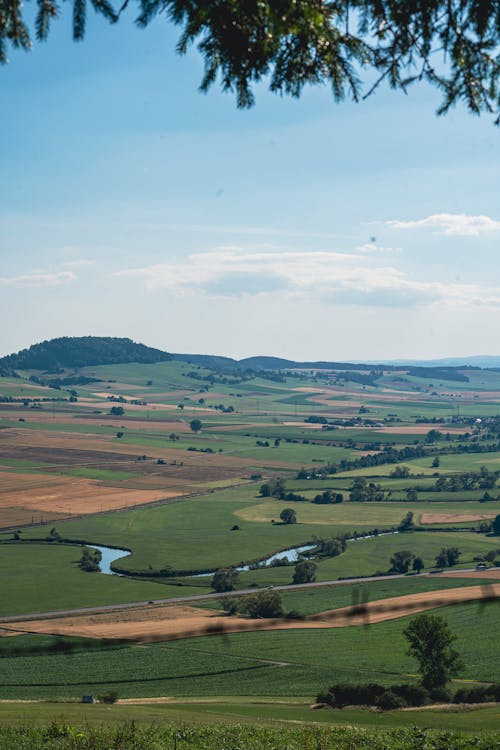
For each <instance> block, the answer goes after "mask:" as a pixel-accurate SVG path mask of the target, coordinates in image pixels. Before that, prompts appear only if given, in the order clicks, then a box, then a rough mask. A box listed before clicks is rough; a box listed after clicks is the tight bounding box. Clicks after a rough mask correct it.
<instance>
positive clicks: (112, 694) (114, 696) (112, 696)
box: [97, 690, 118, 703]
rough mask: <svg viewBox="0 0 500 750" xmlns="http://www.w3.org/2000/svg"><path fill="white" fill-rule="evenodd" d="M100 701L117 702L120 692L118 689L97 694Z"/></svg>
mask: <svg viewBox="0 0 500 750" xmlns="http://www.w3.org/2000/svg"><path fill="white" fill-rule="evenodd" d="M97 700H98V701H99V703H116V701H117V700H118V693H117V692H116V690H108V692H107V693H103V694H102V695H98V696H97Z"/></svg>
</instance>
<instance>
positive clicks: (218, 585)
mask: <svg viewBox="0 0 500 750" xmlns="http://www.w3.org/2000/svg"><path fill="white" fill-rule="evenodd" d="M238 578H239V572H238V571H237V570H236V568H221V569H220V570H216V571H215V573H214V577H213V578H212V588H213V589H214V591H217V592H219V593H221V592H223V591H234V589H235V588H236V587H237V585H238Z"/></svg>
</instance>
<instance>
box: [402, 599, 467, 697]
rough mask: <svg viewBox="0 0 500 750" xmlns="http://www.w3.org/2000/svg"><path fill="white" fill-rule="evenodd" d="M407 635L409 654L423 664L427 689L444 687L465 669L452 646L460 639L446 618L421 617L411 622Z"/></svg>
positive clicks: (421, 669) (423, 681) (421, 665)
mask: <svg viewBox="0 0 500 750" xmlns="http://www.w3.org/2000/svg"><path fill="white" fill-rule="evenodd" d="M403 635H404V636H405V637H406V639H407V641H408V643H409V649H408V654H409V655H410V656H414V657H415V658H416V659H417V660H418V662H419V665H420V674H421V677H422V684H423V686H424V687H426V688H428V689H433V688H439V687H444V686H445V685H446V683H447V682H448V681H449V680H450V678H451V677H453V676H454V675H456V674H458V672H459V671H460V670H461V669H462V668H463V662H462V659H461V657H460V654H459V653H458V651H457V650H456V649H455V648H453V645H452V644H453V643H454V642H455V641H456V640H457V636H456V635H455V634H454V633H452V632H451V630H450V628H449V627H448V623H447V622H446V620H444V619H443V618H442V617H439V616H437V615H430V614H427V613H424V614H423V615H419V616H418V617H415V618H414V619H413V620H411V621H410V624H409V625H408V627H407V628H406V629H405V630H403Z"/></svg>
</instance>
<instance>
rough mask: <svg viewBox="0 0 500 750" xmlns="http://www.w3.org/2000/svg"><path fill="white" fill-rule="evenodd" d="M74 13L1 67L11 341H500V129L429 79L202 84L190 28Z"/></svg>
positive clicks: (3, 245) (273, 348) (209, 347)
mask: <svg viewBox="0 0 500 750" xmlns="http://www.w3.org/2000/svg"><path fill="white" fill-rule="evenodd" d="M69 23H70V22H69V18H65V17H63V18H62V19H61V21H59V22H58V23H57V24H56V25H55V26H54V29H53V33H52V35H51V37H50V38H49V41H48V43H46V44H44V45H35V48H34V50H33V51H32V52H31V53H29V54H25V53H22V52H13V53H12V55H11V62H10V65H9V66H7V67H4V68H2V69H0V76H1V81H2V117H1V118H0V134H1V141H0V142H1V143H2V147H1V176H2V179H1V181H0V259H1V266H0V314H1V315H2V320H3V321H8V325H4V326H3V330H2V336H1V339H0V353H1V354H6V353H9V352H11V351H15V350H18V349H19V348H22V347H24V346H28V345H30V344H31V343H34V342H35V341H39V340H43V339H47V338H52V337H55V336H60V335H84V334H94V335H117V336H130V337H132V338H134V339H135V340H139V341H143V342H145V343H147V344H150V345H154V346H158V347H160V348H164V349H166V350H169V351H178V352H179V351H180V352H205V353H214V354H223V355H229V356H235V357H243V356H249V355H254V354H268V355H277V356H285V357H291V358H296V359H320V358H321V359H338V360H346V359H377V358H402V357H408V358H418V357H424V358H426V357H440V356H451V355H456V356H462V355H467V354H499V353H500V351H499V347H498V343H497V336H496V332H497V329H498V325H497V322H498V320H499V316H500V273H499V272H500V260H499V258H500V253H499V250H500V200H499V198H500V188H499V179H498V175H499V173H500V169H499V168H500V150H499V140H500V131H499V129H498V128H495V127H494V125H493V123H492V120H493V117H488V116H483V117H481V118H477V117H473V116H472V115H469V114H467V113H466V112H465V111H463V110H461V109H460V108H457V109H456V110H454V111H452V112H451V113H450V114H449V115H448V116H447V117H445V118H437V117H436V116H435V114H434V112H435V109H436V107H437V106H438V104H439V97H438V95H437V94H436V92H434V91H432V90H430V89H429V88H427V87H421V88H414V89H413V90H412V91H411V93H410V94H409V95H408V96H405V95H403V94H401V93H396V92H392V91H389V90H387V89H386V90H383V89H381V90H380V91H379V92H378V93H377V94H376V95H375V96H374V97H372V98H371V99H369V100H368V101H366V102H364V103H363V104H358V105H356V104H353V103H350V102H346V103H344V104H340V105H338V104H335V103H334V102H333V99H332V97H331V95H330V92H329V91H328V90H327V89H326V88H325V89H311V90H309V91H307V92H306V93H305V94H304V95H303V96H302V98H301V99H299V100H289V99H285V98H280V97H276V96H272V95H270V94H268V93H267V91H266V88H265V86H264V85H262V86H258V87H257V89H256V100H257V104H256V106H255V107H254V108H253V109H251V110H249V111H238V110H237V109H236V106H235V103H234V99H233V98H232V97H231V95H228V94H223V93H221V92H220V91H218V90H217V89H216V88H214V89H213V90H212V91H211V92H210V93H209V94H208V95H202V94H200V93H198V91H197V87H198V85H199V82H200V80H201V75H202V64H201V61H200V58H199V56H198V55H197V53H196V52H195V51H193V52H192V53H190V54H189V55H188V56H186V57H183V58H180V57H178V56H176V55H175V52H174V48H175V42H176V39H177V36H178V31H177V30H176V29H174V28H172V27H171V26H170V25H169V24H168V23H167V22H165V21H163V20H161V19H159V20H157V21H156V22H155V23H154V24H152V25H151V26H150V27H149V28H148V29H147V30H137V29H135V28H134V26H133V22H132V16H130V17H129V18H123V19H122V20H121V22H120V23H119V24H118V25H117V26H114V27H109V26H107V25H106V23H105V22H101V21H99V20H91V23H90V24H89V28H88V32H87V37H86V39H85V41H84V42H83V43H80V44H74V43H73V42H72V41H71V35H70V28H69Z"/></svg>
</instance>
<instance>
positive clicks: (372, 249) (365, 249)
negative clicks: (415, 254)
mask: <svg viewBox="0 0 500 750" xmlns="http://www.w3.org/2000/svg"><path fill="white" fill-rule="evenodd" d="M356 250H357V251H358V252H359V253H378V254H379V255H382V254H385V253H400V252H402V249H401V248H400V247H382V245H377V244H375V242H366V243H365V244H364V245H358V247H357V248H356Z"/></svg>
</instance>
